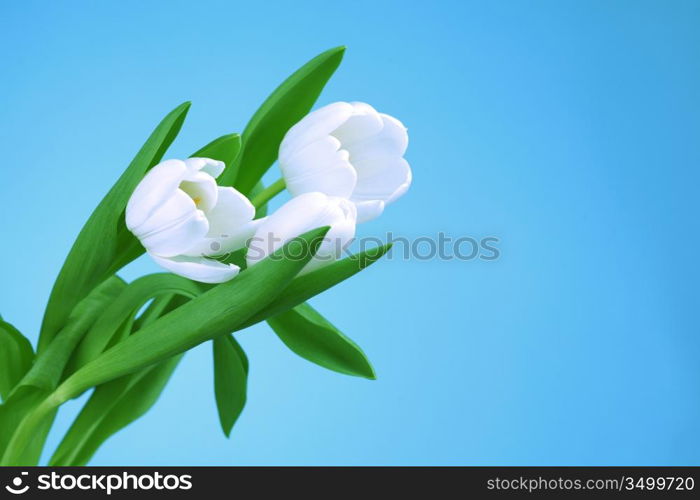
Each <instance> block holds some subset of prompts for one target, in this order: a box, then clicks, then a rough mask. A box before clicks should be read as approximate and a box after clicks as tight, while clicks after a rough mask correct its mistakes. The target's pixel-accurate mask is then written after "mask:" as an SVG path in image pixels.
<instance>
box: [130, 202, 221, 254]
mask: <svg viewBox="0 0 700 500" xmlns="http://www.w3.org/2000/svg"><path fill="white" fill-rule="evenodd" d="M208 231H209V222H208V221H207V218H206V217H205V216H204V213H203V212H202V211H201V210H195V211H193V212H192V215H191V216H190V217H189V218H187V219H185V220H184V221H182V222H180V223H178V224H176V225H174V226H172V227H168V228H166V229H162V230H159V231H156V232H154V233H150V234H148V235H147V236H143V237H141V244H142V245H143V246H144V247H146V250H148V251H149V252H151V253H154V254H156V255H160V256H161V257H173V256H175V255H179V254H181V253H184V252H186V251H187V250H188V249H189V248H191V247H192V246H194V245H195V244H197V243H198V242H199V240H200V239H201V238H203V237H204V236H205V235H206V234H207V232H208Z"/></svg>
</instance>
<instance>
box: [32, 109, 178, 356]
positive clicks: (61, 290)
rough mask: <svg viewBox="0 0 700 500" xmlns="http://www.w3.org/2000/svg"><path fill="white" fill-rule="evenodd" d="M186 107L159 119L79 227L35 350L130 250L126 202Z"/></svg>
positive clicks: (166, 143)
mask: <svg viewBox="0 0 700 500" xmlns="http://www.w3.org/2000/svg"><path fill="white" fill-rule="evenodd" d="M189 107H190V103H188V102H186V103H184V104H181V105H180V106H178V107H177V108H175V109H174V110H173V111H171V112H170V114H168V115H167V116H166V117H165V118H164V119H163V121H162V122H161V123H160V124H159V125H158V127H156V129H155V130H154V131H153V133H152V134H151V136H150V137H149V138H148V140H147V141H146V143H145V144H144V145H143V147H142V148H141V150H140V151H139V152H138V154H137V155H136V157H135V158H134V160H133V161H132V162H131V164H130V165H129V167H128V168H127V169H126V171H125V172H124V173H123V174H122V176H121V177H120V178H119V180H118V181H117V182H116V184H114V186H113V187H112V189H111V190H110V191H109V193H107V195H106V196H105V197H104V198H103V199H102V201H101V202H100V204H99V205H98V206H97V208H96V209H95V211H94V212H93V213H92V215H91V216H90V218H89V219H88V221H87V222H86V223H85V226H83V229H82V230H81V231H80V234H79V235H78V238H77V239H76V240H75V243H74V244H73V248H71V251H70V253H69V254H68V257H67V258H66V261H65V263H64V264H63V267H62V269H61V272H60V273H59V275H58V278H57V279H56V283H55V284H54V287H53V290H52V291H51V296H50V298H49V303H48V305H47V307H46V312H45V314H44V321H43V324H42V328H41V335H40V337H39V344H38V347H37V351H38V352H42V351H43V350H44V349H46V348H47V347H48V345H49V343H50V342H51V340H52V339H53V338H54V336H55V335H56V333H57V332H58V331H59V330H60V329H61V328H62V327H63V326H64V325H65V323H66V320H67V319H68V316H69V314H70V312H71V311H72V310H73V308H74V307H75V306H76V304H77V303H78V302H80V300H81V299H82V298H83V297H85V296H86V295H87V294H88V293H89V292H90V290H92V289H93V288H94V287H95V286H97V285H98V284H100V283H101V282H103V281H104V280H105V279H106V278H107V277H109V275H110V274H112V273H113V266H114V262H115V261H116V260H118V257H119V254H120V253H123V252H124V251H127V250H128V249H131V247H130V246H127V247H125V248H121V249H120V248H119V246H120V245H124V244H125V242H126V243H131V244H132V245H133V238H129V237H128V236H129V235H128V234H127V233H124V231H125V228H123V226H124V220H123V217H124V215H123V214H124V209H125V208H126V204H127V202H128V200H129V197H130V196H131V193H132V192H133V190H134V188H135V187H136V185H137V184H138V183H139V182H140V181H141V179H142V178H143V176H144V174H145V173H146V171H147V170H148V169H149V168H151V167H153V166H154V165H155V164H157V163H158V162H159V161H160V160H161V159H162V157H163V154H164V153H165V151H166V150H167V148H168V147H169V146H170V144H171V143H172V142H173V140H174V139H175V137H176V136H177V134H178V132H179V131H180V128H181V126H182V123H183V121H184V120H185V116H186V114H187V110H188V109H189ZM95 161H96V162H97V160H95ZM97 163H99V162H97ZM120 227H122V228H123V229H122V230H121V231H120V230H119V228H120ZM120 233H121V236H120Z"/></svg>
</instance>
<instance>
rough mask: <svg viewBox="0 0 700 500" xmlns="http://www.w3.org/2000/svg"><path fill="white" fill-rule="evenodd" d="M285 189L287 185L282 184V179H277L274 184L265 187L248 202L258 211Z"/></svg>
mask: <svg viewBox="0 0 700 500" xmlns="http://www.w3.org/2000/svg"><path fill="white" fill-rule="evenodd" d="M285 187H287V185H286V184H285V183H284V179H277V180H276V181H275V182H273V183H272V184H270V185H269V186H267V187H266V188H265V189H263V190H262V191H260V192H259V193H258V194H256V195H255V196H253V198H251V200H250V202H251V203H252V204H253V206H254V207H255V208H256V209H258V208H260V207H262V206H263V205H265V203H267V202H268V201H270V200H271V199H272V198H274V197H275V196H277V195H278V194H279V193H280V192H282V190H283V189H284V188H285Z"/></svg>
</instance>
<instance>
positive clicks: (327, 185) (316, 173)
mask: <svg viewBox="0 0 700 500" xmlns="http://www.w3.org/2000/svg"><path fill="white" fill-rule="evenodd" d="M339 146H340V142H339V141H338V139H336V138H334V137H332V136H326V137H324V138H322V139H319V140H317V141H314V142H312V143H310V144H308V145H307V146H305V147H304V148H302V149H301V150H299V151H297V152H296V153H295V154H294V155H292V156H291V157H290V158H288V159H286V160H285V161H282V160H280V162H279V163H280V169H281V170H282V175H283V176H284V179H285V182H286V184H287V189H288V190H289V192H290V193H291V194H292V196H297V195H300V194H303V193H310V192H314V191H318V192H321V193H325V194H327V195H329V196H340V197H343V198H347V197H349V196H350V194H351V193H352V191H353V189H354V188H355V183H356V182H357V174H356V173H355V169H354V168H353V166H352V165H351V164H350V162H348V153H347V151H344V150H342V149H341V150H338V147H339Z"/></svg>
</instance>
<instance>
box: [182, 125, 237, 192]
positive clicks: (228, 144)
mask: <svg viewBox="0 0 700 500" xmlns="http://www.w3.org/2000/svg"><path fill="white" fill-rule="evenodd" d="M240 151H241V136H240V135H239V134H228V135H224V136H221V137H219V138H218V139H214V140H213V141H211V142H210V143H209V144H207V145H206V146H204V147H203V148H202V149H200V150H199V151H197V152H196V153H194V154H193V155H192V156H193V157H203V158H211V159H212V160H219V161H223V162H224V163H225V164H226V169H224V172H223V173H222V174H221V175H220V176H219V178H218V179H217V184H219V185H220V186H231V185H232V184H233V179H235V178H236V173H237V170H236V169H237V168H238V164H237V163H236V158H237V157H238V154H239V153H240Z"/></svg>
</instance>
